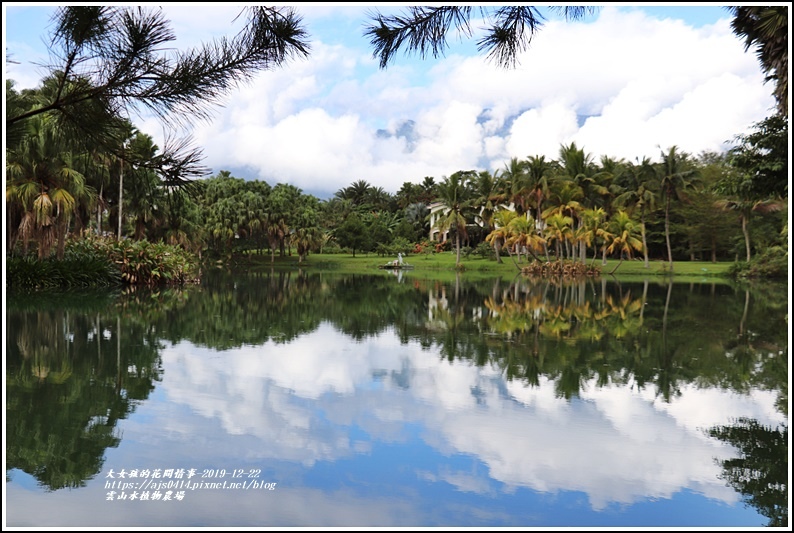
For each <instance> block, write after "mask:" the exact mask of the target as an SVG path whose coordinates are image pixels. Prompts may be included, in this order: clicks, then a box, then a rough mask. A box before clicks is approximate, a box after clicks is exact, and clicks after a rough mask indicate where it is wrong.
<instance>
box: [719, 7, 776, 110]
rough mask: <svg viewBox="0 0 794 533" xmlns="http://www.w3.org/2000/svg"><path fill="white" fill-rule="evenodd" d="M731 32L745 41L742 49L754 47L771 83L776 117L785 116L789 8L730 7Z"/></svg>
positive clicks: (767, 79)
mask: <svg viewBox="0 0 794 533" xmlns="http://www.w3.org/2000/svg"><path fill="white" fill-rule="evenodd" d="M726 9H728V10H729V11H730V12H731V13H732V14H733V16H734V17H733V20H732V21H731V29H732V30H733V33H734V34H736V35H737V36H739V37H744V49H745V51H747V50H749V49H750V47H751V46H755V47H756V54H757V56H758V61H759V62H760V63H761V68H762V69H763V71H764V73H765V74H766V79H765V80H764V81H773V82H774V83H775V90H774V92H773V95H774V96H775V100H776V101H777V109H778V114H779V115H781V116H786V115H787V114H788V10H789V7H788V6H730V7H727V8H726Z"/></svg>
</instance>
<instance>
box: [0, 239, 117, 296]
mask: <svg viewBox="0 0 794 533" xmlns="http://www.w3.org/2000/svg"><path fill="white" fill-rule="evenodd" d="M121 284H122V278H121V272H119V269H118V268H117V267H116V265H114V264H113V262H112V260H111V259H110V257H109V256H108V255H107V253H105V252H102V251H99V250H97V249H95V248H93V247H92V246H90V245H89V246H86V245H84V244H78V245H74V244H73V243H67V246H66V249H65V252H64V258H63V259H62V260H58V259H56V258H54V257H49V258H47V259H38V258H36V257H35V256H33V255H28V256H25V257H9V258H7V261H6V287H8V288H9V289H12V290H13V289H24V290H30V289H33V290H39V289H71V288H81V287H116V286H120V285H121Z"/></svg>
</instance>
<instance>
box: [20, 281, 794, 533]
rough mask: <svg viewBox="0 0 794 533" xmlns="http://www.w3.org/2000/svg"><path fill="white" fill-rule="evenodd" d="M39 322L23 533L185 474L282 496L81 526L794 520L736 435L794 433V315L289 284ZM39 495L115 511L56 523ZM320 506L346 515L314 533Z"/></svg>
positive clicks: (23, 450)
mask: <svg viewBox="0 0 794 533" xmlns="http://www.w3.org/2000/svg"><path fill="white" fill-rule="evenodd" d="M21 301H22V300H14V299H13V298H10V299H9V312H8V321H7V327H6V330H7V333H8V335H7V336H6V339H7V341H6V345H7V351H8V355H7V362H8V373H7V383H8V403H7V420H8V422H7V433H8V437H7V440H8V451H9V452H8V457H9V460H8V464H7V478H11V479H12V481H11V483H10V485H9V484H7V488H10V489H12V494H13V496H12V498H14V502H15V503H16V504H17V505H19V507H14V508H17V509H20V512H23V513H24V511H23V510H24V509H28V510H29V509H30V508H32V507H33V506H42V505H45V506H46V505H49V506H52V507H53V509H57V511H58V512H63V513H64V514H63V515H61V516H66V515H68V514H69V511H68V510H66V509H64V508H63V506H66V505H69V506H71V507H73V506H75V505H77V506H78V507H79V506H85V508H86V509H92V508H94V507H95V506H96V502H98V501H101V500H102V496H103V492H102V483H103V482H104V478H103V475H104V472H103V468H104V470H107V468H116V469H118V468H119V467H125V465H126V468H130V467H131V466H132V465H138V466H141V467H142V466H149V465H161V466H167V465H169V464H170V465H180V466H182V467H201V468H203V467H206V468H228V469H232V468H238V467H239V468H242V467H249V466H257V467H259V468H262V469H263V474H264V475H266V476H267V477H268V479H271V480H273V481H278V482H279V489H278V490H277V491H274V493H272V494H269V495H268V496H267V498H266V499H267V501H268V503H267V504H264V503H263V502H262V501H261V498H257V500H256V502H257V504H256V505H252V506H250V508H249V509H248V510H241V509H240V508H239V506H240V505H241V504H240V501H238V500H240V499H242V500H243V501H246V498H251V497H250V496H248V495H245V496H243V497H242V498H241V497H240V495H237V500H235V499H234V495H233V494H214V495H213V496H212V498H214V499H215V500H216V502H220V501H222V502H224V503H223V505H229V506H230V507H229V509H230V510H229V511H228V512H226V513H222V515H215V516H210V515H208V514H207V513H205V512H204V511H203V508H202V507H201V506H200V505H199V502H204V503H206V502H207V498H209V495H208V494H203V493H202V494H198V493H196V494H189V495H188V496H187V497H186V499H185V502H186V503H189V505H188V506H186V508H189V509H190V512H189V513H188V512H187V511H186V510H174V511H172V513H171V514H170V515H169V514H168V513H167V512H161V511H157V512H156V513H154V514H152V515H151V516H150V517H149V518H143V517H141V516H132V515H129V516H128V515H126V514H125V513H121V514H116V512H117V511H118V507H117V508H114V509H113V510H112V511H108V510H100V511H97V513H98V514H99V515H101V516H100V517H97V518H95V519H94V520H95V521H92V519H90V518H86V517H85V516H82V517H75V518H74V520H75V521H76V522H75V523H78V524H82V525H96V523H100V524H110V523H116V524H124V525H140V521H141V520H143V521H147V520H151V521H155V522H154V523H157V524H160V525H163V524H167V525H188V524H205V525H206V524H215V525H227V526H235V525H240V526H244V525H249V524H250V525H287V526H290V525H291V526H295V525H341V526H344V525H409V526H410V525H413V526H421V525H464V526H465V525H480V526H483V525H485V526H487V525H497V526H499V525H513V526H519V525H534V526H550V525H551V526H553V525H569V526H573V525H599V524H601V525H619V524H621V523H623V522H624V521H627V522H630V524H633V525H638V524H639V525H648V526H653V525H664V524H665V523H666V522H664V521H665V520H668V521H669V520H673V519H674V518H673V517H672V516H667V517H666V518H662V517H659V516H654V513H653V512H650V513H649V512H648V511H647V509H644V507H643V506H646V505H647V504H648V502H651V501H654V500H660V501H670V502H678V501H679V499H680V498H681V497H682V496H681V495H682V494H693V495H701V496H700V497H701V498H702V499H700V500H697V503H696V504H692V503H691V502H689V503H686V504H684V503H678V504H677V505H679V506H684V505H686V506H688V507H692V506H693V505H694V506H695V507H696V508H697V510H696V511H691V510H690V511H688V513H687V514H686V516H683V515H681V514H679V515H677V517H678V518H677V519H678V520H682V521H683V523H680V524H679V525H719V524H723V523H728V524H731V523H732V524H733V525H735V524H737V523H741V522H740V521H741V520H744V521H745V523H746V522H747V521H748V520H751V519H752V516H750V515H745V516H742V517H741V518H739V519H738V520H740V521H739V522H737V517H736V516H735V515H731V514H730V513H727V512H726V510H725V507H724V506H725V505H729V506H733V507H734V508H736V509H741V506H740V505H737V504H738V503H739V502H740V500H741V499H742V498H743V497H746V498H747V501H748V502H749V503H750V504H751V505H753V506H754V507H756V508H758V509H759V512H760V514H761V515H763V516H766V517H768V518H770V519H772V520H773V521H774V520H776V521H777V523H779V522H780V521H781V520H786V521H787V514H786V515H785V517H784V518H781V511H780V505H781V504H780V502H781V501H783V502H784V503H785V499H784V497H787V494H784V491H781V490H777V492H776V493H775V492H774V491H773V492H772V493H769V492H766V493H764V494H763V495H761V496H750V497H747V494H748V493H750V492H752V490H751V488H748V487H746V486H738V485H737V483H736V482H735V481H736V479H735V476H734V477H733V478H731V475H732V474H731V473H730V472H731V471H734V472H735V468H736V463H735V460H736V455H737V449H738V450H740V451H741V453H742V454H743V455H742V457H744V461H745V462H744V463H742V465H743V466H747V465H749V466H748V467H749V468H753V469H755V470H754V471H757V472H761V474H759V476H758V477H759V479H762V480H768V479H776V480H777V481H776V482H778V483H779V481H780V478H779V476H777V474H778V473H779V472H778V471H777V470H775V471H774V472H772V473H771V474H770V473H768V472H766V473H765V472H764V471H763V468H762V465H760V464H759V463H758V462H757V461H755V460H754V459H753V451H752V450H748V449H747V448H746V446H742V444H741V443H740V442H739V441H737V439H736V438H735V437H732V436H731V434H730V432H729V431H728V430H727V429H726V428H730V427H735V425H733V426H732V424H734V423H735V421H736V420H745V421H751V422H748V423H749V424H756V425H759V426H762V427H765V428H780V427H784V428H787V426H786V425H785V424H786V417H787V412H785V411H783V410H781V409H780V408H781V406H785V405H786V403H787V388H786V387H787V379H788V365H787V344H786V340H785V334H784V329H783V328H781V327H780V326H781V325H784V319H783V315H782V314H781V313H780V308H777V307H776V306H777V305H779V302H777V301H775V300H770V301H763V300H757V299H755V298H752V297H751V294H750V292H746V293H744V292H739V293H738V294H737V292H736V290H735V289H734V288H732V287H729V286H727V285H724V286H723V285H719V286H718V285H711V286H708V285H705V286H700V285H693V286H686V285H663V284H661V285H660V284H654V283H647V282H646V283H641V284H631V285H627V284H623V285H618V284H610V283H606V282H601V281H591V280H588V281H586V282H583V283H577V284H572V285H560V284H558V285H554V284H549V283H545V284H544V283H541V284H528V283H526V282H525V281H523V280H521V279H517V280H510V281H506V280H489V281H483V282H478V283H469V282H464V281H463V280H461V279H458V280H457V282H455V283H450V284H446V283H440V282H434V281H425V280H422V279H419V278H412V277H408V276H406V277H405V278H404V279H402V280H397V279H395V278H393V277H392V276H390V275H385V276H376V277H362V276H359V277H345V276H332V275H307V274H301V273H296V272H280V273H279V272H274V273H265V274H261V275H251V276H246V277H240V276H237V277H235V278H233V279H232V278H230V277H226V276H222V275H218V276H217V277H216V278H210V279H208V280H207V284H206V286H205V287H203V288H200V289H199V288H190V289H188V290H184V291H168V292H164V293H158V294H154V295H153V294H149V293H135V294H130V295H124V296H122V297H120V298H118V299H117V300H113V301H112V302H109V303H108V302H106V303H104V304H103V305H100V306H97V308H96V309H88V310H86V309H74V307H71V308H70V307H69V306H66V305H63V304H60V305H55V306H51V307H50V308H46V307H44V306H37V305H31V303H30V302H29V301H28V300H25V302H26V305H25V306H24V308H22V307H23V306H22V305H21V304H20V302H21ZM151 302H154V303H155V304H156V305H151ZM737 347H741V349H738V348H737ZM121 420H124V422H121ZM753 427H755V426H753ZM122 428H123V435H122V431H121V429H122ZM718 428H723V429H718ZM786 431H787V429H786ZM734 433H735V432H734ZM775 442H778V444H777V446H769V447H767V448H768V450H773V451H769V452H768V454H780V456H779V458H778V459H777V464H778V465H780V464H784V465H787V459H786V457H787V453H786V452H787V450H786V449H785V446H784V447H783V448H782V449H781V447H780V445H779V441H775ZM783 442H785V439H783ZM122 443H125V444H126V446H121V444H122ZM583 443H585V445H583ZM111 450H112V451H111ZM783 453H785V455H783ZM103 454H104V455H103ZM103 461H104V466H103ZM731 468H733V469H734V470H731ZM786 470H787V468H786ZM23 472H24V473H26V474H22V473H23ZM25 475H30V476H33V477H34V478H35V479H36V481H37V483H38V484H39V485H41V486H42V487H44V488H46V489H48V490H56V489H60V488H63V487H82V486H87V487H88V489H89V490H92V487H93V490H92V492H91V493H90V494H87V493H85V492H83V493H81V494H80V495H75V496H74V498H72V499H68V498H62V497H58V498H54V497H53V498H51V499H48V500H46V501H45V502H42V500H41V498H43V496H42V495H41V494H39V493H37V492H35V491H32V492H30V491H20V490H19V488H20V487H21V486H22V485H24V481H22V480H24V477H25ZM770 476H771V478H770ZM776 476H777V477H776ZM784 479H785V478H784ZM726 481H729V482H731V486H729V485H728V484H726ZM318 491H320V492H319V493H318ZM78 492H79V491H78ZM318 494H323V495H324V496H323V497H322V498H319V499H318V498H317V496H318ZM428 495H432V499H431V501H432V502H433V504H432V505H431V504H430V503H428V502H427V497H428ZM575 495H580V497H581V498H583V501H581V502H580V501H577V499H576V496H575ZM549 498H551V500H550V499H549ZM571 498H573V499H571ZM188 500H190V502H188ZM60 502H63V503H60ZM67 502H68V503H67ZM708 502H716V503H717V504H718V505H716V506H715V503H708ZM770 502H771V503H770ZM140 503H143V502H140ZM298 503H301V504H304V505H305V504H309V503H311V504H312V505H315V506H316V508H317V509H326V510H327V511H328V512H327V514H326V515H322V518H320V519H317V521H315V522H314V523H312V522H311V520H309V519H307V518H306V517H305V516H303V515H301V514H300V512H299V511H298V508H299V506H298ZM262 505H266V506H267V509H268V513H267V516H263V515H262V507H261V506H262ZM657 505H659V504H657ZM775 505H777V506H778V507H775ZM783 507H784V508H785V505H783ZM223 508H224V509H225V508H226V507H223ZM232 508H235V509H238V511H236V512H235V513H232V512H231V509H232ZM463 508H465V509H466V510H465V511H462V509H463ZM635 508H636V511H632V509H635ZM641 508H643V509H644V510H643V511H642V512H640V509H641ZM304 509H305V507H304ZM331 509H335V511H332V510H331ZM564 509H565V510H566V511H563V510H564ZM769 509H772V510H771V511H769ZM717 511H719V512H717ZM737 512H738V511H737ZM657 514H658V513H657ZM12 515H13V513H12ZM719 515H721V517H718V516H719ZM189 516H190V517H193V518H188V517H189ZM561 516H564V517H565V519H564V520H563V521H562V522H560V520H561V518H560V517H561ZM674 516H676V515H674ZM155 517H156V518H155ZM197 517H200V518H197ZM37 519H39V520H41V517H40V516H38V517H37ZM15 520H16V522H24V520H25V519H24V518H21V515H19V514H17V515H16V517H15ZM125 520H126V522H125ZM158 520H159V522H158ZM192 520H198V522H195V521H192ZM721 520H722V521H725V522H721ZM731 521H732V522H731ZM12 522H13V521H12V520H11V519H10V520H9V524H11V523H12ZM71 523H72V522H69V524H71ZM147 523H148V522H147ZM772 523H774V522H771V524H772ZM673 524H674V523H673ZM33 525H36V524H33ZM41 525H43V524H41ZM750 525H761V522H757V523H753V524H750Z"/></svg>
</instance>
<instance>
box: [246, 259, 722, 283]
mask: <svg viewBox="0 0 794 533" xmlns="http://www.w3.org/2000/svg"><path fill="white" fill-rule="evenodd" d="M249 258H250V261H246V260H243V261H240V262H238V266H240V267H245V266H246V265H247V266H248V267H249V268H252V269H257V270H258V269H263V268H270V267H271V263H270V255H269V254H265V255H261V256H259V255H253V256H249ZM394 259H396V257H381V256H378V255H377V254H375V253H369V254H363V253H357V254H356V256H355V257H353V255H352V254H310V255H309V257H308V258H307V259H306V260H305V261H304V262H303V263H298V256H297V255H295V254H293V255H292V256H285V257H278V256H276V260H275V264H274V265H273V266H277V267H301V268H305V269H308V270H314V269H316V270H333V271H335V272H346V273H351V274H354V273H373V272H384V271H383V270H380V269H379V268H378V267H379V266H380V265H384V264H386V263H387V262H389V261H393V260H394ZM403 261H404V262H406V263H408V264H409V265H411V266H413V267H414V268H413V269H412V270H408V271H406V274H410V275H421V276H423V277H426V276H427V275H428V274H431V275H432V276H431V277H437V276H439V275H440V277H444V274H447V273H454V272H455V252H441V253H433V254H429V255H408V256H404V258H403ZM589 263H590V259H588V264H589ZM526 264H527V263H526V260H524V261H522V262H521V263H518V266H519V267H521V266H525V265H526ZM595 264H596V265H597V266H601V260H600V259H598V260H596V263H595ZM732 264H733V263H732V262H719V263H711V262H708V261H676V262H675V263H674V264H673V272H672V275H673V276H674V277H675V279H676V281H712V282H713V281H719V280H725V281H727V280H728V269H729V268H730V267H731V265H732ZM461 265H462V273H463V274H464V275H467V276H472V277H481V276H494V275H497V276H515V275H516V274H518V273H519V269H518V268H517V267H516V264H515V263H514V262H513V260H512V259H511V258H510V257H507V256H505V257H503V258H502V263H501V264H499V263H497V262H496V260H494V259H485V258H482V257H478V256H474V255H471V256H469V257H468V258H466V257H461ZM617 265H618V261H617V260H612V259H611V260H608V261H607V264H606V266H601V275H602V276H609V273H610V272H611V271H612V270H613V269H614V268H615V267H616V266H617ZM670 275H671V273H670V269H669V265H668V263H667V261H651V262H650V264H649V265H648V268H647V269H646V268H645V266H644V263H643V261H642V260H641V259H640V260H636V259H635V260H632V261H623V264H621V265H620V267H618V269H617V271H616V272H615V273H614V277H615V278H617V279H625V280H631V279H634V278H637V277H640V278H644V277H665V276H670ZM610 277H611V276H610Z"/></svg>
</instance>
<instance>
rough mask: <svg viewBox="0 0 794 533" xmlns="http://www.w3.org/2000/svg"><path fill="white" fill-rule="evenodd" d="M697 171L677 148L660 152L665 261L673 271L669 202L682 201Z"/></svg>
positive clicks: (672, 147)
mask: <svg viewBox="0 0 794 533" xmlns="http://www.w3.org/2000/svg"><path fill="white" fill-rule="evenodd" d="M696 175H697V170H695V169H694V168H692V167H691V165H690V163H689V160H688V156H687V154H686V153H683V152H682V153H679V152H678V147H677V146H671V147H670V148H669V149H668V150H667V153H665V152H662V165H661V189H662V194H663V195H664V238H665V241H666V243H667V260H668V263H669V267H670V272H672V271H673V249H672V247H671V246H670V202H671V201H672V200H673V199H676V200H683V199H684V198H685V196H684V189H686V188H687V187H689V186H690V185H691V184H692V180H693V179H694V178H695V176H696Z"/></svg>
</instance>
